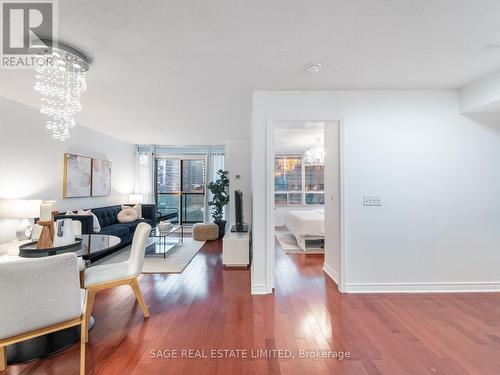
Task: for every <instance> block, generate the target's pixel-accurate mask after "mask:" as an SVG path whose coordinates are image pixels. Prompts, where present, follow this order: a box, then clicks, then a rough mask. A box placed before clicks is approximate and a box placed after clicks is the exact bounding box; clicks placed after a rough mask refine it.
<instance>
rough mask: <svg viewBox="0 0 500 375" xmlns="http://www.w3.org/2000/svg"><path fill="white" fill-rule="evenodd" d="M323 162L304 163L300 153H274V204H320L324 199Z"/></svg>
mask: <svg viewBox="0 0 500 375" xmlns="http://www.w3.org/2000/svg"><path fill="white" fill-rule="evenodd" d="M324 184H325V182H324V165H323V164H306V163H304V161H303V159H302V155H297V154H287V155H276V156H275V159H274V191H275V194H274V204H275V205H276V206H299V205H322V204H324V201H325V194H324V190H325V185H324Z"/></svg>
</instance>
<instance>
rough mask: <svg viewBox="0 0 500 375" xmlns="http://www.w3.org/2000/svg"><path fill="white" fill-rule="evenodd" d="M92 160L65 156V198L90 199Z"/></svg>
mask: <svg viewBox="0 0 500 375" xmlns="http://www.w3.org/2000/svg"><path fill="white" fill-rule="evenodd" d="M91 173H92V159H91V158H88V157H85V156H79V155H73V154H64V188H63V193H64V198H79V197H90V193H91V182H92V179H91Z"/></svg>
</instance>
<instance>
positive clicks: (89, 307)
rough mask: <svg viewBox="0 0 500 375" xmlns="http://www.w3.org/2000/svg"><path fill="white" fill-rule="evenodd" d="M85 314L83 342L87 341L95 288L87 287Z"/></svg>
mask: <svg viewBox="0 0 500 375" xmlns="http://www.w3.org/2000/svg"><path fill="white" fill-rule="evenodd" d="M87 293H88V294H87V316H86V317H85V320H86V322H85V327H86V329H85V331H84V332H85V342H89V330H88V327H89V322H90V317H91V316H92V309H93V308H94V300H95V293H96V292H95V290H93V289H87Z"/></svg>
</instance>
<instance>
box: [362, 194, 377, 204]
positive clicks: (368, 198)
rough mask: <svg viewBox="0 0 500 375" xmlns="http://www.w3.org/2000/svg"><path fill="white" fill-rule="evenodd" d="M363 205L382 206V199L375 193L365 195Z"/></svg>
mask: <svg viewBox="0 0 500 375" xmlns="http://www.w3.org/2000/svg"><path fill="white" fill-rule="evenodd" d="M363 206H382V199H381V198H380V197H379V196H375V195H365V196H364V197H363Z"/></svg>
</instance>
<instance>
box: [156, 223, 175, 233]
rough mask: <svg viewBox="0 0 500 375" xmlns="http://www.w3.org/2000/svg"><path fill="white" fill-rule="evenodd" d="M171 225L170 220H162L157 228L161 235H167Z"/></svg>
mask: <svg viewBox="0 0 500 375" xmlns="http://www.w3.org/2000/svg"><path fill="white" fill-rule="evenodd" d="M172 226H173V224H172V223H171V222H170V220H162V221H160V223H159V224H158V228H159V229H160V233H161V234H165V233H167V232H168V231H169V230H170V229H171V228H172Z"/></svg>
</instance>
